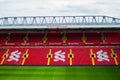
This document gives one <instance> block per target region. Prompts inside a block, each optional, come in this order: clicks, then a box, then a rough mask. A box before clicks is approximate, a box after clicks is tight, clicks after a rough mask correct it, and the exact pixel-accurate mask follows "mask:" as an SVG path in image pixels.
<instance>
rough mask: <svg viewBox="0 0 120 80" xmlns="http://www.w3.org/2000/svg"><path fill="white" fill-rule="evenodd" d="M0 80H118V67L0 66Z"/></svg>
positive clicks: (119, 75) (119, 70)
mask: <svg viewBox="0 0 120 80" xmlns="http://www.w3.org/2000/svg"><path fill="white" fill-rule="evenodd" d="M0 80H120V66H0Z"/></svg>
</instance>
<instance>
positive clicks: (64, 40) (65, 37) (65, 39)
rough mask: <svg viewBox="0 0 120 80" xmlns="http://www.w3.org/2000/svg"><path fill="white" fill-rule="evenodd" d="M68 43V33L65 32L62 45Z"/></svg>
mask: <svg viewBox="0 0 120 80" xmlns="http://www.w3.org/2000/svg"><path fill="white" fill-rule="evenodd" d="M66 42H67V36H66V32H64V35H63V37H62V43H63V44H66Z"/></svg>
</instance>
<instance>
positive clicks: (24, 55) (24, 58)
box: [21, 49, 29, 65]
mask: <svg viewBox="0 0 120 80" xmlns="http://www.w3.org/2000/svg"><path fill="white" fill-rule="evenodd" d="M28 51H29V49H26V52H25V53H24V54H23V56H22V58H23V60H22V64H21V65H24V63H25V60H26V59H27V58H28V56H29V54H28Z"/></svg>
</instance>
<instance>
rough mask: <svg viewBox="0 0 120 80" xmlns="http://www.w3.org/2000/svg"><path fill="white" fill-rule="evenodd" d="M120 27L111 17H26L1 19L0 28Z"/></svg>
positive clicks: (115, 19)
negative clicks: (58, 26)
mask: <svg viewBox="0 0 120 80" xmlns="http://www.w3.org/2000/svg"><path fill="white" fill-rule="evenodd" d="M56 25H120V18H114V17H109V16H26V17H3V18H0V26H56Z"/></svg>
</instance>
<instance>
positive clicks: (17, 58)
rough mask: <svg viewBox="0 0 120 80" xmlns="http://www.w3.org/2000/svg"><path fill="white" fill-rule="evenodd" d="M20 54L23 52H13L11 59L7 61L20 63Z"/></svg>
mask: <svg viewBox="0 0 120 80" xmlns="http://www.w3.org/2000/svg"><path fill="white" fill-rule="evenodd" d="M20 54H21V52H19V51H18V50H16V51H13V52H11V54H10V56H9V59H7V61H16V62H18V61H19V58H20Z"/></svg>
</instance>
